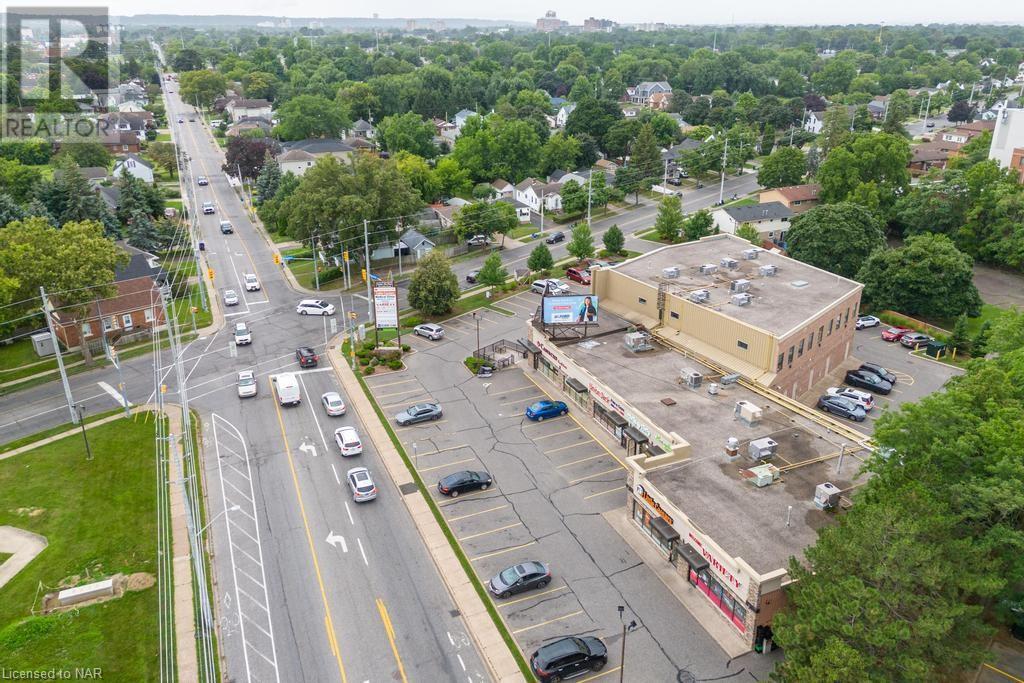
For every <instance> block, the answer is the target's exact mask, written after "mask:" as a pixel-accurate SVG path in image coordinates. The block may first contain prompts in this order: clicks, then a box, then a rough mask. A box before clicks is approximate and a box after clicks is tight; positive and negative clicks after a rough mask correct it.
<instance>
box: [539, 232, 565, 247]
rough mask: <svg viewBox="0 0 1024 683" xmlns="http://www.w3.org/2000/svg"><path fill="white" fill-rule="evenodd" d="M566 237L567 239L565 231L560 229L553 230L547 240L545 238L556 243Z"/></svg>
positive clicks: (547, 241) (548, 241)
mask: <svg viewBox="0 0 1024 683" xmlns="http://www.w3.org/2000/svg"><path fill="white" fill-rule="evenodd" d="M564 239H565V233H564V232H562V231H558V232H553V233H551V234H550V235H548V238H547V239H546V240H544V241H545V242H546V243H548V244H555V243H556V242H561V241H563V240H564Z"/></svg>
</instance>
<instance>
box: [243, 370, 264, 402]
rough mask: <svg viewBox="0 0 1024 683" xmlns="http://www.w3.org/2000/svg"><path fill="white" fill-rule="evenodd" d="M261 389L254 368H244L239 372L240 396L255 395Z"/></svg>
mask: <svg viewBox="0 0 1024 683" xmlns="http://www.w3.org/2000/svg"><path fill="white" fill-rule="evenodd" d="M258 390H259V386H258V385H257V384H256V373H254V372H253V371H252V370H242V371H241V372H240V373H238V397H239V398H248V397H249V396H255V395H256V392H257V391H258Z"/></svg>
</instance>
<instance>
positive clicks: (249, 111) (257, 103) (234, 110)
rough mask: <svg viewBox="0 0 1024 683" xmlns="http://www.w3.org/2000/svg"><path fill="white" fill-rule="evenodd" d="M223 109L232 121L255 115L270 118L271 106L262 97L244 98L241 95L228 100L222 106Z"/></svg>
mask: <svg viewBox="0 0 1024 683" xmlns="http://www.w3.org/2000/svg"><path fill="white" fill-rule="evenodd" d="M224 111H225V112H227V114H228V116H230V117H231V120H232V121H234V122H238V121H241V120H242V119H249V118H255V117H260V118H264V119H267V120H270V119H271V113H272V111H273V108H272V107H271V105H270V102H268V101H267V100H264V99H246V98H243V97H237V98H233V99H230V100H228V102H227V104H226V105H225V106H224Z"/></svg>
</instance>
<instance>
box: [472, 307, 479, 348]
mask: <svg viewBox="0 0 1024 683" xmlns="http://www.w3.org/2000/svg"><path fill="white" fill-rule="evenodd" d="M473 321H474V322H475V323H476V353H480V318H478V317H476V311H473ZM476 353H474V354H473V355H474V356H475V355H476Z"/></svg>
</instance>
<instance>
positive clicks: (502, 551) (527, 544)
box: [470, 541, 537, 562]
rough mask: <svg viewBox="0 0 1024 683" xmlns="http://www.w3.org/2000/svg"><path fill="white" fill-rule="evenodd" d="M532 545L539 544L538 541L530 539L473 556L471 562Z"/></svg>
mask: <svg viewBox="0 0 1024 683" xmlns="http://www.w3.org/2000/svg"><path fill="white" fill-rule="evenodd" d="M531 545H537V541H530V542H529V543H524V544H522V545H514V546H512V547H511V548H504V549H503V550H495V551H494V552H493V553H487V554H485V555H477V556H476V557H474V558H472V559H471V560H470V562H477V561H478V560H486V559H487V558H488V557H494V556H495V555H504V554H505V553H510V552H512V551H513V550H519V549H521V548H526V547H528V546H531Z"/></svg>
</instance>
